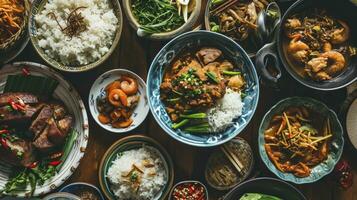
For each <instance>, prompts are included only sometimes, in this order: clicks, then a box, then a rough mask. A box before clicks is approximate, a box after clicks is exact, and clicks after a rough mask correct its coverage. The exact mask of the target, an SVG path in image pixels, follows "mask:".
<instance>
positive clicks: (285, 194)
mask: <svg viewBox="0 0 357 200" xmlns="http://www.w3.org/2000/svg"><path fill="white" fill-rule="evenodd" d="M245 193H261V194H266V195H273V196H276V197H278V198H281V199H287V200H306V197H304V195H303V194H302V193H301V192H300V191H299V190H298V189H296V188H295V187H294V186H292V185H290V184H289V183H286V182H284V181H281V180H279V179H275V178H268V177H262V178H255V179H251V180H248V181H246V182H244V183H242V184H240V185H238V186H237V187H235V188H234V189H233V190H231V191H230V192H229V193H228V194H227V195H226V196H225V197H224V200H237V199H239V198H240V197H242V196H243V195H244V194H245Z"/></svg>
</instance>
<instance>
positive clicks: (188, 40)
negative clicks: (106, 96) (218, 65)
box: [147, 31, 259, 147]
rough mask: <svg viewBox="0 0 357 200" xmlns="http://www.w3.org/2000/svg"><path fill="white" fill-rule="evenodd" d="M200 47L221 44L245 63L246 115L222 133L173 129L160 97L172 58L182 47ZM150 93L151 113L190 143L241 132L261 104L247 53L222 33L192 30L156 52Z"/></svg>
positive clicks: (205, 143) (202, 143)
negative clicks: (162, 84)
mask: <svg viewBox="0 0 357 200" xmlns="http://www.w3.org/2000/svg"><path fill="white" fill-rule="evenodd" d="M197 46H204V47H217V48H219V49H220V50H222V51H223V52H224V54H225V56H227V57H228V58H230V59H231V60H232V61H233V62H234V63H238V62H243V63H244V66H243V67H242V69H241V70H242V72H243V73H242V74H243V76H244V79H245V80H246V83H247V85H246V90H245V91H244V92H245V93H246V94H247V96H246V97H245V98H244V99H243V103H244V107H243V112H242V115H241V116H240V117H239V118H236V119H234V120H233V124H232V126H230V127H229V128H228V129H226V130H225V131H223V132H220V133H215V134H201V135H196V134H195V135H194V134H190V133H187V132H184V131H182V130H174V129H172V128H171V126H172V121H171V119H170V117H169V115H168V114H167V112H166V110H165V106H164V104H163V103H162V102H161V100H160V84H161V82H162V79H163V75H164V73H165V70H166V68H168V67H169V65H170V63H171V62H172V60H173V59H174V58H175V57H176V56H177V55H178V54H179V53H180V51H181V50H182V49H184V48H185V49H187V48H194V47H197ZM147 95H148V98H149V105H150V109H151V112H152V113H153V115H154V117H155V119H156V121H157V122H158V123H159V125H160V126H161V128H163V129H164V130H165V131H166V132H167V133H168V134H169V135H170V136H172V137H173V138H175V139H176V140H178V141H180V142H183V143H186V144H189V145H193V146H200V147H208V146H215V145H219V144H222V143H224V142H227V141H228V140H230V139H232V138H233V137H235V136H236V135H238V134H239V133H240V132H241V131H242V130H243V129H244V127H245V126H246V125H247V124H248V123H249V121H250V120H251V118H252V117H253V114H254V112H255V109H256V107H257V104H258V99H259V81H258V76H257V73H256V71H255V69H254V65H253V63H252V62H251V60H250V59H249V57H248V55H247V53H246V52H245V51H244V50H243V49H242V47H240V46H239V45H238V44H237V43H235V42H234V41H233V40H232V39H230V38H228V37H226V36H224V35H222V34H219V33H213V32H208V31H192V32H188V33H185V34H182V35H180V36H178V37H176V38H175V39H173V40H171V41H170V42H169V43H167V44H166V45H165V46H164V47H163V48H162V49H161V51H160V52H159V53H158V54H157V55H156V57H155V59H154V61H153V62H152V63H151V66H150V70H149V74H148V78H147Z"/></svg>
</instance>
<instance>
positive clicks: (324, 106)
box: [258, 96, 344, 184]
mask: <svg viewBox="0 0 357 200" xmlns="http://www.w3.org/2000/svg"><path fill="white" fill-rule="evenodd" d="M295 99H302V100H304V101H310V102H313V103H314V104H317V105H320V106H322V107H323V108H324V109H325V110H327V111H328V112H329V113H330V114H331V115H332V116H333V117H334V118H336V120H337V124H336V125H337V127H338V129H339V130H340V131H341V138H340V139H341V142H342V143H341V146H340V147H339V148H340V150H339V151H338V152H339V153H338V155H337V157H336V160H335V161H334V163H333V166H335V165H336V164H337V162H338V161H339V160H340V158H341V156H342V153H343V147H344V138H343V128H342V125H341V122H340V120H339V118H338V116H337V114H336V113H335V111H333V110H332V109H330V108H329V107H328V106H327V105H326V104H325V103H323V102H321V101H319V100H316V99H314V98H311V97H300V96H293V97H288V98H284V99H282V100H280V101H279V102H277V103H276V104H274V105H273V106H272V107H271V108H270V109H269V110H268V111H267V112H266V113H265V114H264V117H263V118H262V120H261V123H260V125H259V129H258V151H259V156H260V159H261V160H262V161H263V163H264V165H265V166H266V167H267V168H268V169H269V171H271V172H272V173H274V174H275V175H276V176H277V177H279V178H280V179H282V180H284V181H289V182H291V183H294V184H307V183H314V182H316V181H318V180H320V179H322V178H323V177H325V176H327V175H328V174H330V173H331V172H332V171H333V169H334V167H330V169H329V170H326V171H325V172H324V173H323V174H322V175H320V176H318V177H317V178H316V176H315V178H313V179H311V180H304V181H295V180H301V179H302V178H299V177H295V178H296V179H289V178H287V177H285V176H281V175H279V174H278V172H280V171H279V170H278V169H277V168H276V167H275V165H272V167H269V166H268V165H267V163H268V162H271V160H270V158H269V157H268V156H267V155H266V152H265V151H264V152H263V147H262V145H263V144H262V143H261V139H260V138H261V137H262V136H261V134H263V133H264V130H263V124H264V122H265V121H266V120H267V117H268V115H269V114H271V113H272V111H273V110H274V109H277V108H278V107H279V106H280V105H281V104H282V103H284V102H290V101H292V100H295ZM265 157H266V158H267V159H263V158H265ZM320 164H321V163H320ZM320 164H319V165H320ZM316 166H318V165H316ZM316 166H315V167H316ZM281 173H282V174H291V173H286V172H281Z"/></svg>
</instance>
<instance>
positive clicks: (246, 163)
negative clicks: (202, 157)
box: [205, 137, 254, 190]
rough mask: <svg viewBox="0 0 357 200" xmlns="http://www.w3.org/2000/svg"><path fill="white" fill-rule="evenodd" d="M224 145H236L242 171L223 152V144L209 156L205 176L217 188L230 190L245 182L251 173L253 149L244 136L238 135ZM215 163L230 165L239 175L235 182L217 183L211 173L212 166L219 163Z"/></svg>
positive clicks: (236, 153) (209, 183) (210, 184)
mask: <svg viewBox="0 0 357 200" xmlns="http://www.w3.org/2000/svg"><path fill="white" fill-rule="evenodd" d="M224 145H229V146H234V148H235V150H236V151H237V150H238V152H235V153H234V154H235V155H236V156H237V158H238V160H239V161H240V162H241V163H242V165H243V168H242V170H241V172H238V171H237V170H238V169H236V168H235V167H234V165H233V163H232V161H230V159H228V157H227V155H225V154H224V153H223V152H222V149H221V148H223V145H222V146H221V148H218V149H216V150H215V151H213V152H212V154H211V155H210V157H209V158H208V162H207V165H206V169H205V178H206V181H207V183H208V185H209V186H211V187H212V188H214V189H216V190H229V189H231V188H233V187H235V186H237V185H238V184H240V183H241V182H243V181H244V180H246V179H247V178H248V177H249V175H250V174H251V172H252V169H253V166H254V157H253V151H252V149H251V147H250V145H249V144H248V142H247V141H245V140H244V139H243V138H240V137H236V138H234V139H232V140H231V141H229V142H227V143H226V144H224ZM238 155H240V156H238ZM243 158H247V159H246V160H243ZM215 163H220V164H227V165H229V167H231V168H232V169H233V170H234V171H235V172H236V175H237V179H236V181H235V182H234V183H233V184H231V185H227V186H222V185H217V184H215V183H214V181H213V180H212V178H211V177H210V175H209V171H210V170H209V169H210V167H215V166H214V165H216V166H217V164H215ZM240 173H241V174H240Z"/></svg>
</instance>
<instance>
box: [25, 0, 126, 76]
mask: <svg viewBox="0 0 357 200" xmlns="http://www.w3.org/2000/svg"><path fill="white" fill-rule="evenodd" d="M47 2H48V0H34V2H33V5H32V9H31V13H30V17H29V24H28V31H29V34H30V39H31V43H32V45H33V47H34V48H35V50H36V52H37V53H38V54H39V55H40V57H41V58H42V59H43V60H45V62H46V63H48V64H49V65H51V66H52V67H54V68H56V69H58V70H61V71H66V72H84V71H88V70H90V69H93V68H95V67H98V66H99V65H101V64H103V63H104V61H106V60H107V59H108V58H109V57H110V56H111V55H112V53H113V52H114V51H115V49H116V47H117V46H118V44H119V40H120V36H121V32H122V29H123V15H122V10H121V7H120V3H119V1H118V0H109V2H110V3H111V4H112V7H113V10H114V14H115V15H116V17H117V18H118V25H117V29H116V32H115V35H114V38H113V42H112V45H111V47H110V48H109V51H108V52H107V53H105V54H104V55H103V56H102V57H101V58H100V59H98V60H97V61H95V62H92V63H89V64H87V65H79V66H68V65H64V64H62V63H61V62H59V61H57V60H55V59H53V58H51V57H49V56H48V55H47V53H46V52H45V50H44V49H42V48H41V47H40V46H39V44H38V43H39V41H38V34H37V29H38V27H37V26H38V25H37V24H36V21H35V16H36V15H37V14H38V13H41V11H42V10H43V9H44V7H45V5H46V4H47Z"/></svg>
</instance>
